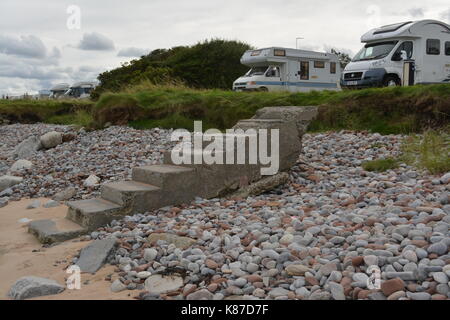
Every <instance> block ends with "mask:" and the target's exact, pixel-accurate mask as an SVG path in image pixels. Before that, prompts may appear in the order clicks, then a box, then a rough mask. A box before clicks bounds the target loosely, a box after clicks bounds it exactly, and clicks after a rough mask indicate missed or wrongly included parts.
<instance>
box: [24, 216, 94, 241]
mask: <svg viewBox="0 0 450 320" xmlns="http://www.w3.org/2000/svg"><path fill="white" fill-rule="evenodd" d="M28 232H29V233H31V234H33V235H34V236H36V238H38V240H39V242H41V243H43V244H52V243H57V242H63V241H66V240H70V239H73V238H76V237H79V236H81V235H83V234H86V233H87V232H88V230H87V229H86V228H83V227H81V226H80V225H79V224H77V223H75V222H73V221H70V220H67V219H65V218H59V219H54V220H36V221H32V222H30V223H29V224H28Z"/></svg>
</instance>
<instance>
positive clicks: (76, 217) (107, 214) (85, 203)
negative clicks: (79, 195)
mask: <svg viewBox="0 0 450 320" xmlns="http://www.w3.org/2000/svg"><path fill="white" fill-rule="evenodd" d="M67 206H68V207H69V210H68V211H67V216H66V218H67V219H69V220H71V221H74V222H76V223H78V224H80V225H81V226H82V227H84V228H87V229H88V230H89V231H93V230H95V229H97V228H99V227H101V226H105V225H106V224H108V223H110V222H111V221H112V220H114V219H120V218H122V217H123V216H124V215H126V214H127V213H126V210H125V209H124V208H123V207H122V206H121V205H118V204H116V203H113V202H111V201H107V200H105V199H101V198H94V199H89V200H79V201H69V202H67Z"/></svg>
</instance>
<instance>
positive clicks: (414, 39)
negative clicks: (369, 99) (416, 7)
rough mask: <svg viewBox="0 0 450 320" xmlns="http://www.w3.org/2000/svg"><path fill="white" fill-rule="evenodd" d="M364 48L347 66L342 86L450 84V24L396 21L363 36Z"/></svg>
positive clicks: (424, 21) (429, 21) (342, 78)
mask: <svg viewBox="0 0 450 320" xmlns="http://www.w3.org/2000/svg"><path fill="white" fill-rule="evenodd" d="M361 42H362V43H365V45H364V47H363V48H362V49H361V50H360V51H359V52H358V53H357V54H356V56H355V57H354V58H353V60H352V61H351V62H350V63H349V64H348V65H347V66H346V67H345V69H344V71H343V73H342V77H341V87H342V88H365V87H382V86H400V85H404V86H407V85H414V84H429V83H450V25H448V24H446V23H444V22H440V21H436V20H421V21H409V22H403V23H396V24H391V25H387V26H383V27H381V28H376V29H372V30H370V31H369V32H367V33H365V34H364V35H363V36H362V37H361Z"/></svg>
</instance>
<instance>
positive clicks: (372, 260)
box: [364, 255, 378, 266]
mask: <svg viewBox="0 0 450 320" xmlns="http://www.w3.org/2000/svg"><path fill="white" fill-rule="evenodd" d="M364 263H365V264H366V265H367V266H377V265H378V257H377V256H374V255H368V256H365V257H364Z"/></svg>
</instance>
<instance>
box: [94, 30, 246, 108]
mask: <svg viewBox="0 0 450 320" xmlns="http://www.w3.org/2000/svg"><path fill="white" fill-rule="evenodd" d="M250 48H251V47H250V46H249V45H247V44H245V43H242V42H239V41H226V40H221V39H213V40H210V41H204V42H201V43H198V44H196V45H194V46H190V47H174V48H171V49H157V50H154V51H152V52H151V53H150V54H148V55H146V56H143V57H141V58H140V59H136V60H133V61H131V62H129V63H124V64H122V66H121V67H119V68H116V69H113V70H110V71H106V72H104V73H102V74H100V75H99V76H98V80H99V81H100V85H99V86H98V87H97V88H96V89H95V90H94V91H93V93H92V95H91V97H92V98H93V99H98V98H99V97H100V95H101V94H102V93H104V92H108V91H111V92H119V91H122V90H125V89H126V88H127V87H129V86H132V85H136V84H138V83H140V82H142V81H148V82H150V83H152V84H158V85H167V84H171V83H173V82H176V83H179V82H181V83H185V84H186V85H188V86H190V87H193V88H209V89H212V88H218V89H226V90H229V89H231V86H232V84H233V81H234V80H236V79H237V78H238V77H239V76H241V75H243V74H244V73H245V72H246V71H247V70H248V67H246V66H243V65H242V64H241V63H240V58H241V56H242V55H243V53H244V52H245V51H246V50H249V49H250Z"/></svg>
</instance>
